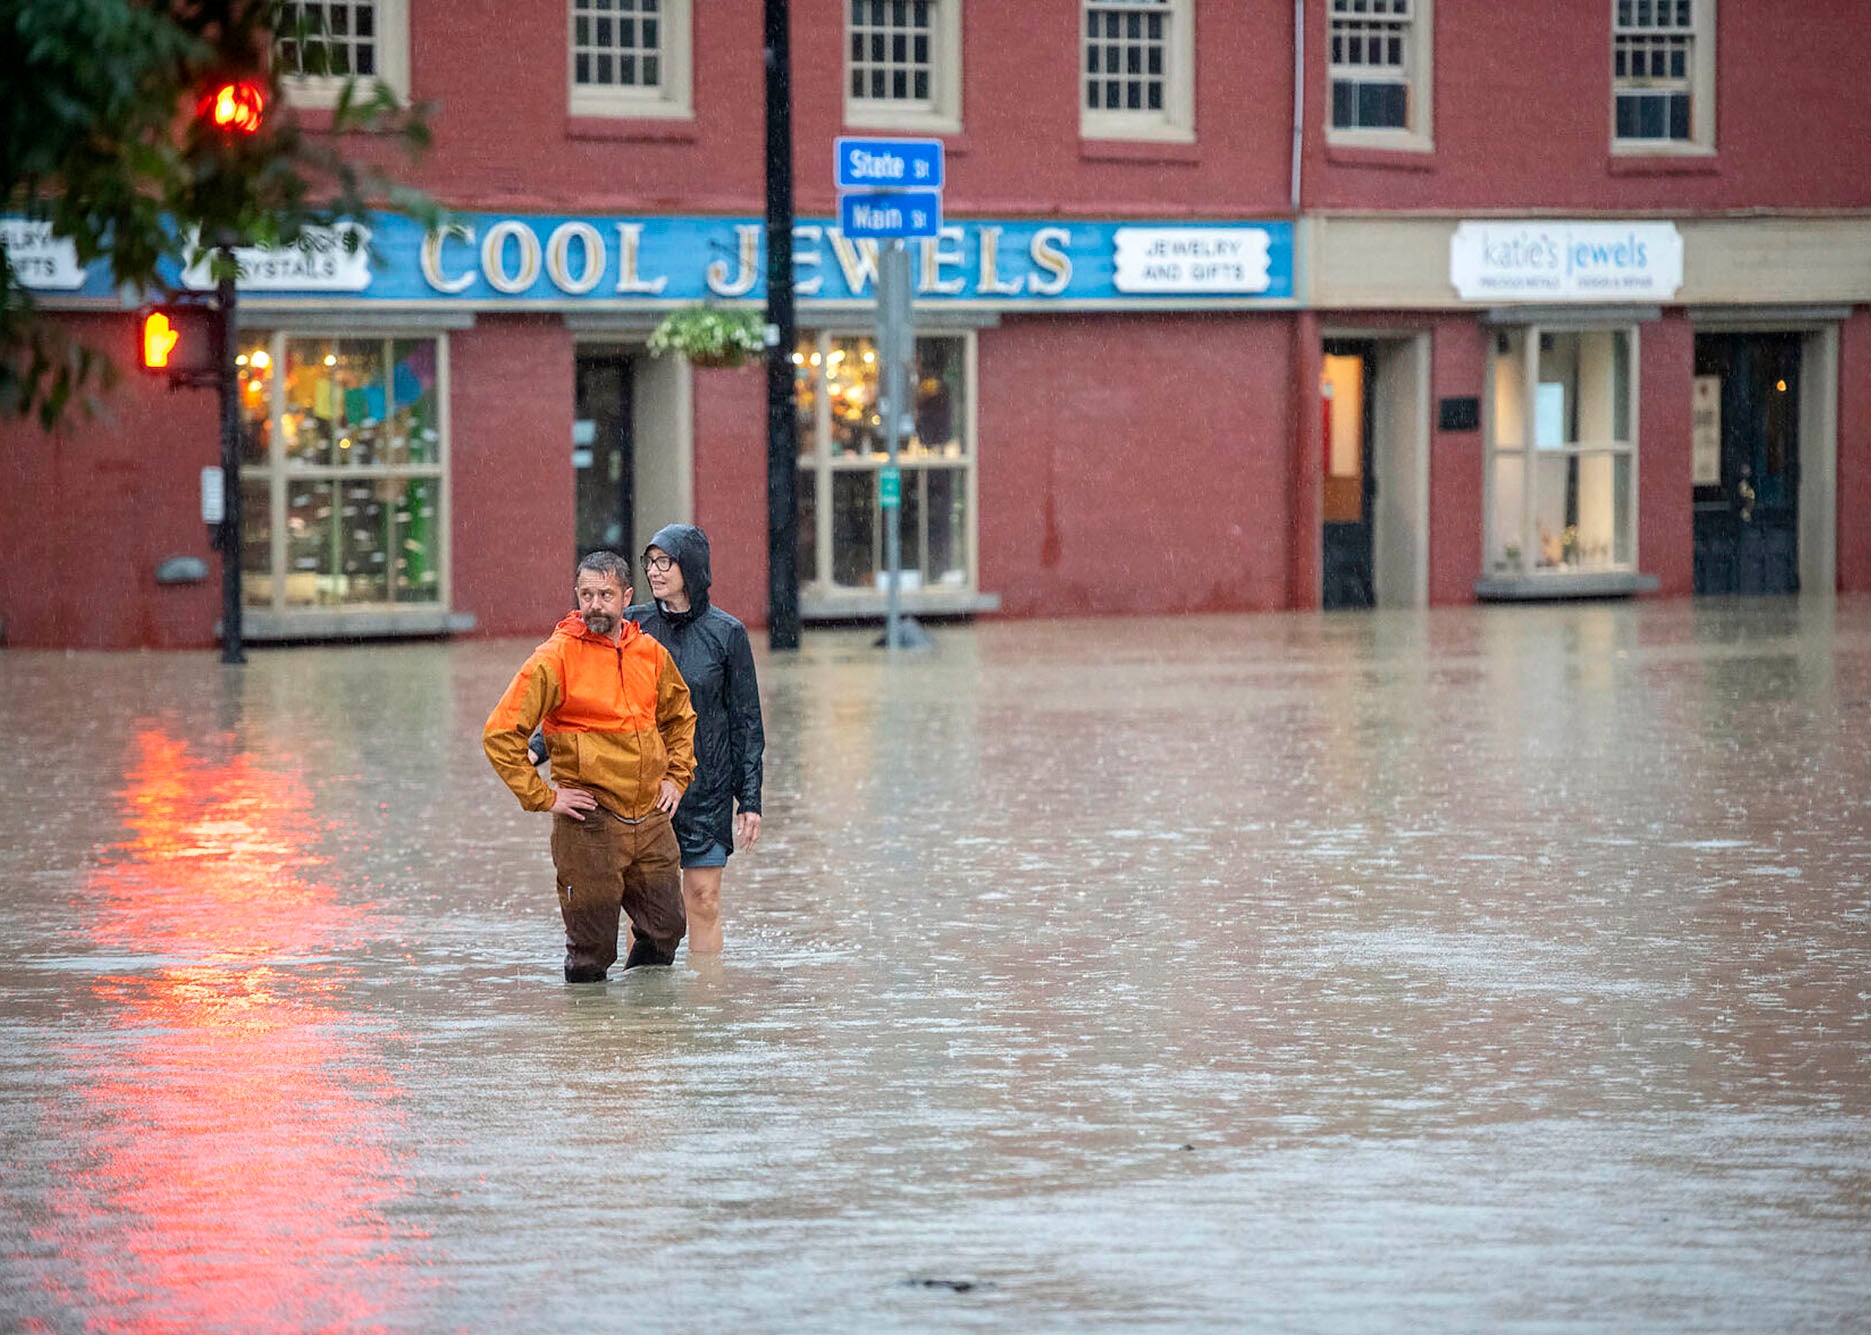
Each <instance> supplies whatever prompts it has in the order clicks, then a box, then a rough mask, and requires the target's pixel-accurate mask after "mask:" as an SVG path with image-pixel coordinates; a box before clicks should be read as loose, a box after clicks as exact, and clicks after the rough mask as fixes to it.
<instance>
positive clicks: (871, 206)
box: [838, 190, 942, 241]
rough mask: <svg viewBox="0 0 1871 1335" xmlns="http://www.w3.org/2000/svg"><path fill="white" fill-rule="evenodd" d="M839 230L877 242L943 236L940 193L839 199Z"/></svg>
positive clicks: (899, 192)
mask: <svg viewBox="0 0 1871 1335" xmlns="http://www.w3.org/2000/svg"><path fill="white" fill-rule="evenodd" d="M838 230H839V231H841V232H843V233H844V234H845V235H846V236H848V237H871V238H874V239H876V240H879V241H885V240H891V241H894V240H905V241H907V240H911V239H913V238H916V237H931V236H940V235H942V192H941V191H940V190H895V191H891V192H889V193H878V194H870V193H865V194H858V195H840V196H838Z"/></svg>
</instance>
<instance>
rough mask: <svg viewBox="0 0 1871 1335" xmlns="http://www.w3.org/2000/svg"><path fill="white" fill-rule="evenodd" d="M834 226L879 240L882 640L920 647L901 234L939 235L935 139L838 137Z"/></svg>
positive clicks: (909, 281) (912, 282)
mask: <svg viewBox="0 0 1871 1335" xmlns="http://www.w3.org/2000/svg"><path fill="white" fill-rule="evenodd" d="M837 183H838V189H839V192H840V193H839V196H838V222H839V230H840V231H842V232H843V233H844V234H845V236H847V237H849V238H851V239H853V240H858V239H867V240H874V241H882V242H885V243H886V244H885V246H884V248H883V250H882V251H881V253H880V254H879V255H878V257H877V353H878V356H879V357H880V358H881V359H882V361H883V366H882V367H881V369H880V371H879V374H880V375H881V377H882V380H883V385H882V393H881V394H880V395H879V396H878V407H879V409H880V414H879V415H880V416H881V417H882V418H883V428H884V440H885V442H886V446H887V448H888V450H889V462H888V463H887V464H885V465H884V469H883V472H881V473H880V474H878V477H877V504H878V505H879V506H880V507H882V509H883V512H884V638H883V643H884V644H885V645H886V646H887V647H889V648H890V649H892V650H895V649H926V648H928V647H929V637H928V636H927V635H925V634H923V630H922V627H921V626H918V625H917V624H916V621H915V619H914V618H913V617H906V616H904V615H903V471H902V469H901V468H900V467H899V465H898V455H899V452H900V451H901V449H902V445H903V442H904V441H905V440H906V439H908V438H909V435H910V433H911V432H912V431H914V430H915V429H916V423H915V418H914V417H913V416H912V415H911V406H912V404H913V403H914V399H913V398H912V393H913V391H912V389H911V386H912V385H913V384H914V383H915V380H914V377H915V363H916V333H915V328H914V311H915V301H916V278H915V271H914V269H913V267H912V265H911V263H910V252H909V249H908V248H907V247H906V246H905V245H904V242H905V241H906V240H911V239H924V240H928V239H933V238H936V237H939V236H941V234H942V183H943V151H942V141H941V140H939V139H852V138H843V139H840V140H838V143H837Z"/></svg>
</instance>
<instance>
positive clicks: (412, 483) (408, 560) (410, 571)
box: [382, 477, 442, 603]
mask: <svg viewBox="0 0 1871 1335" xmlns="http://www.w3.org/2000/svg"><path fill="white" fill-rule="evenodd" d="M382 486H383V488H384V490H385V492H386V493H387V494H388V496H389V499H390V502H391V504H392V505H393V507H394V510H395V518H396V527H395V547H394V548H393V549H392V551H391V555H390V565H391V570H392V572H393V575H394V579H395V584H396V601H397V602H399V603H433V602H439V601H440V600H441V596H442V583H441V571H440V569H439V568H438V567H439V565H440V561H441V539H440V534H441V505H440V489H441V482H440V480H439V479H437V478H428V477H418V478H407V479H400V480H399V479H391V480H387V481H385V482H384V483H383V484H382Z"/></svg>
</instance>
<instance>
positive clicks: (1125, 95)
mask: <svg viewBox="0 0 1871 1335" xmlns="http://www.w3.org/2000/svg"><path fill="white" fill-rule="evenodd" d="M1084 24H1085V28H1084V34H1085V39H1084V40H1085V61H1084V84H1083V88H1084V97H1083V99H1082V100H1081V102H1080V103H1079V133H1080V134H1082V135H1084V136H1085V137H1087V138H1093V139H1175V140H1183V141H1190V140H1193V139H1194V138H1195V115H1194V106H1195V94H1194V83H1195V78H1194V70H1193V64H1194V62H1193V54H1194V49H1195V47H1194V33H1193V32H1192V28H1193V22H1192V20H1191V17H1190V5H1189V0H1084Z"/></svg>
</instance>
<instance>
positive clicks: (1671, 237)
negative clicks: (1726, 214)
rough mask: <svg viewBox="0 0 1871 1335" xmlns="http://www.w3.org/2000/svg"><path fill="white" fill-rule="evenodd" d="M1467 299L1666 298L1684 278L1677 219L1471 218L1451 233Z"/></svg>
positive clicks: (1458, 285)
mask: <svg viewBox="0 0 1871 1335" xmlns="http://www.w3.org/2000/svg"><path fill="white" fill-rule="evenodd" d="M1449 281H1450V282H1451V283H1453V284H1454V286H1455V290H1456V292H1457V293H1459V294H1460V295H1461V298H1462V300H1464V301H1637V300H1648V301H1661V300H1665V299H1667V298H1669V297H1673V296H1675V295H1676V290H1677V289H1678V288H1680V287H1681V286H1682V285H1683V239H1682V236H1681V234H1679V233H1678V232H1677V230H1676V225H1675V224H1674V223H1647V222H1632V223H1617V222H1589V223H1579V222H1572V223H1568V222H1465V223H1463V224H1461V225H1460V226H1459V227H1457V228H1456V229H1455V235H1454V236H1453V237H1451V238H1450V240H1449Z"/></svg>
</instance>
